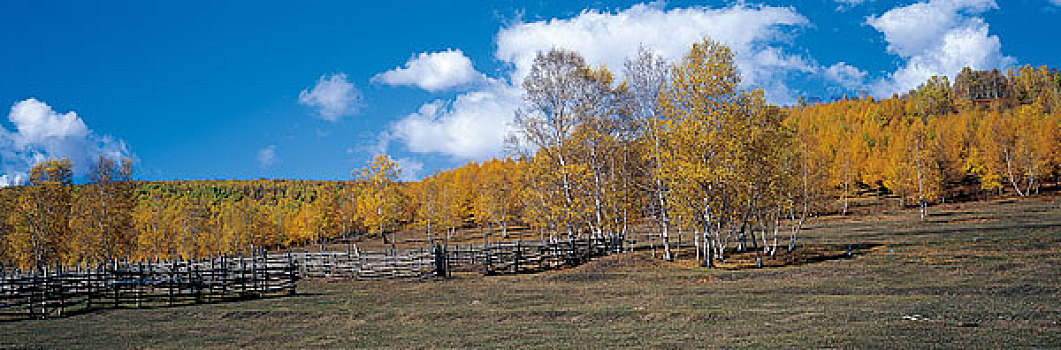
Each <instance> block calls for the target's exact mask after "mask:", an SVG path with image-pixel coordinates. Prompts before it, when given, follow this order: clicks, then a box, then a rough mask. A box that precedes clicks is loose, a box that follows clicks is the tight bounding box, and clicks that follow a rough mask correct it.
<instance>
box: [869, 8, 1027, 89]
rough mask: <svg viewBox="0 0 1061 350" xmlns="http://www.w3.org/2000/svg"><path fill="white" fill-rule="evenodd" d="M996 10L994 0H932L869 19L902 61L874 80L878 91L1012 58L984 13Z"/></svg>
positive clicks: (997, 64) (988, 66)
mask: <svg viewBox="0 0 1061 350" xmlns="http://www.w3.org/2000/svg"><path fill="white" fill-rule="evenodd" d="M997 8H998V4H996V3H995V2H994V1H993V0H930V1H928V2H919V3H915V4H912V5H908V6H903V7H897V8H894V9H892V10H890V11H888V12H885V13H883V14H881V15H880V16H876V17H870V18H868V19H867V20H866V23H867V24H868V25H870V26H871V27H873V28H874V29H876V30H877V31H880V32H881V33H883V34H884V40H885V41H887V43H888V48H887V50H888V52H889V53H892V54H894V55H897V56H899V58H901V59H902V60H903V64H902V66H900V67H899V68H898V69H897V70H896V71H895V72H892V73H891V74H888V76H886V77H884V78H883V79H881V80H879V81H877V82H876V83H875V84H874V86H873V91H874V93H875V94H877V95H879V96H887V95H891V94H892V93H902V92H906V91H908V90H911V89H913V88H916V87H917V86H918V85H920V84H922V83H924V82H925V81H926V80H928V78H930V77H932V76H933V75H946V76H954V75H955V74H957V73H958V72H959V71H960V70H961V69H962V68H963V67H971V68H973V69H991V68H997V67H1000V66H1003V65H1006V64H1008V63H1010V62H1012V60H1013V59H1012V58H1011V57H1006V56H1004V55H1002V44H1001V41H1000V40H999V38H998V36H995V35H991V34H990V33H989V31H988V29H989V26H988V24H987V22H985V21H984V20H983V18H981V17H980V15H981V14H983V13H984V12H986V11H989V10H993V9H997Z"/></svg>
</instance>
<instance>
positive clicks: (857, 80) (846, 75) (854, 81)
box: [823, 62, 866, 89]
mask: <svg viewBox="0 0 1061 350" xmlns="http://www.w3.org/2000/svg"><path fill="white" fill-rule="evenodd" d="M823 74H824V75H825V80H826V81H828V82H831V83H835V84H838V85H840V86H841V87H844V88H847V89H857V88H859V87H862V86H863V84H864V83H865V80H866V72H865V71H863V70H861V69H858V68H857V67H852V66H850V65H848V64H847V63H846V62H839V63H836V64H833V65H832V66H829V67H828V68H825V69H824V71H823Z"/></svg>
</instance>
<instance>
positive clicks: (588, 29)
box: [495, 4, 808, 102]
mask: <svg viewBox="0 0 1061 350" xmlns="http://www.w3.org/2000/svg"><path fill="white" fill-rule="evenodd" d="M807 23H808V21H807V19H806V18H805V17H803V16H802V15H800V14H799V13H798V12H796V10H794V9H792V8H788V7H769V6H762V7H748V6H744V5H735V6H732V7H727V8H721V9H710V8H703V7H690V8H676V9H670V10H666V9H663V8H662V6H660V5H656V4H652V5H645V4H638V5H634V6H633V7H631V8H629V9H626V10H623V11H618V12H614V13H613V12H603V11H591V10H587V11H583V12H582V13H580V14H579V15H578V16H576V17H574V18H568V19H551V20H547V21H539V22H531V23H520V24H516V25H514V26H511V27H508V28H504V29H502V30H501V31H500V32H499V33H498V34H497V45H498V49H497V52H496V53H495V56H496V58H497V59H499V60H501V61H502V62H506V63H511V64H513V65H514V66H515V70H514V71H513V72H512V76H511V78H512V81H513V82H515V83H516V84H519V83H521V82H522V80H523V77H525V76H526V75H527V72H529V71H530V67H531V65H532V64H533V62H534V57H535V56H536V55H537V54H538V52H541V51H547V50H550V49H553V48H563V49H567V50H573V51H577V52H578V53H579V54H581V55H582V56H583V57H585V59H586V61H587V62H589V63H590V64H593V65H602V64H603V65H605V66H607V67H609V69H612V70H613V71H616V72H618V71H619V70H621V67H622V64H623V61H624V60H626V58H627V57H631V56H633V55H634V54H635V53H637V50H638V47H639V46H642V45H644V46H646V47H648V48H650V49H652V50H653V51H655V52H656V53H658V54H660V55H661V56H663V57H665V58H668V59H670V60H672V61H677V60H679V59H681V57H682V56H683V55H684V54H685V53H686V52H687V51H688V50H689V47H690V46H691V45H692V44H693V43H695V42H699V41H700V40H703V39H704V37H707V36H709V37H711V38H712V39H714V40H716V41H719V42H721V43H723V44H726V45H728V46H729V47H730V48H732V49H733V51H734V54H735V56H736V57H735V60H736V63H737V67H738V69H740V71H741V74H742V75H743V78H744V81H745V83H746V85H749V86H761V87H769V86H776V85H778V84H781V85H783V82H782V80H783V77H784V76H785V75H786V74H789V73H793V72H802V71H805V70H806V68H807V67H806V62H805V61H806V60H804V59H802V58H800V57H798V56H797V55H793V54H788V53H785V52H784V50H782V48H781V47H782V46H784V44H786V43H787V36H786V35H785V34H784V33H783V32H782V28H784V27H791V26H803V25H806V24H807ZM767 95H768V97H769V98H770V99H771V100H772V101H775V102H789V100H790V99H791V98H792V97H791V96H779V95H776V94H774V93H772V92H771V91H767Z"/></svg>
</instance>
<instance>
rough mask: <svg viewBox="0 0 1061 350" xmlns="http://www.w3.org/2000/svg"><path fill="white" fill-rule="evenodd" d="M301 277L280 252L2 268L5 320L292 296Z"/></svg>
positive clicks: (0, 301)
mask: <svg viewBox="0 0 1061 350" xmlns="http://www.w3.org/2000/svg"><path fill="white" fill-rule="evenodd" d="M299 278H300V276H299V274H298V271H297V267H296V265H295V262H294V260H293V259H291V258H285V257H278V256H256V257H247V258H226V257H220V258H215V259H203V260H198V261H191V260H185V261H173V262H136V263H131V262H123V263H117V262H115V263H111V264H108V265H97V266H94V267H84V266H81V267H76V268H68V267H67V268H64V267H59V268H53V269H44V270H42V271H36V272H33V273H23V272H20V271H16V270H12V269H0V320H19V319H41V318H49V317H61V316H64V315H67V314H71V313H81V312H87V311H92V310H97V309H102V308H142V307H168V306H179V305H190V304H199V303H213V302H221V301H230V300H242V299H252V298H264V297H271V296H280V295H288V294H294V293H295V285H296V282H297V281H298V279H299Z"/></svg>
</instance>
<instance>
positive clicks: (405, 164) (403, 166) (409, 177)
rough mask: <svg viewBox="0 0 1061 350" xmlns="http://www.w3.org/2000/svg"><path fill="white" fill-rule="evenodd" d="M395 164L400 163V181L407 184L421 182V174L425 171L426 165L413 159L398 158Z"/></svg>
mask: <svg viewBox="0 0 1061 350" xmlns="http://www.w3.org/2000/svg"><path fill="white" fill-rule="evenodd" d="M394 162H395V163H398V169H399V170H401V177H400V179H399V180H401V181H406V182H411V181H418V180H420V173H421V172H422V171H423V170H424V163H422V162H420V161H418V160H416V159H413V158H397V159H394Z"/></svg>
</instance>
